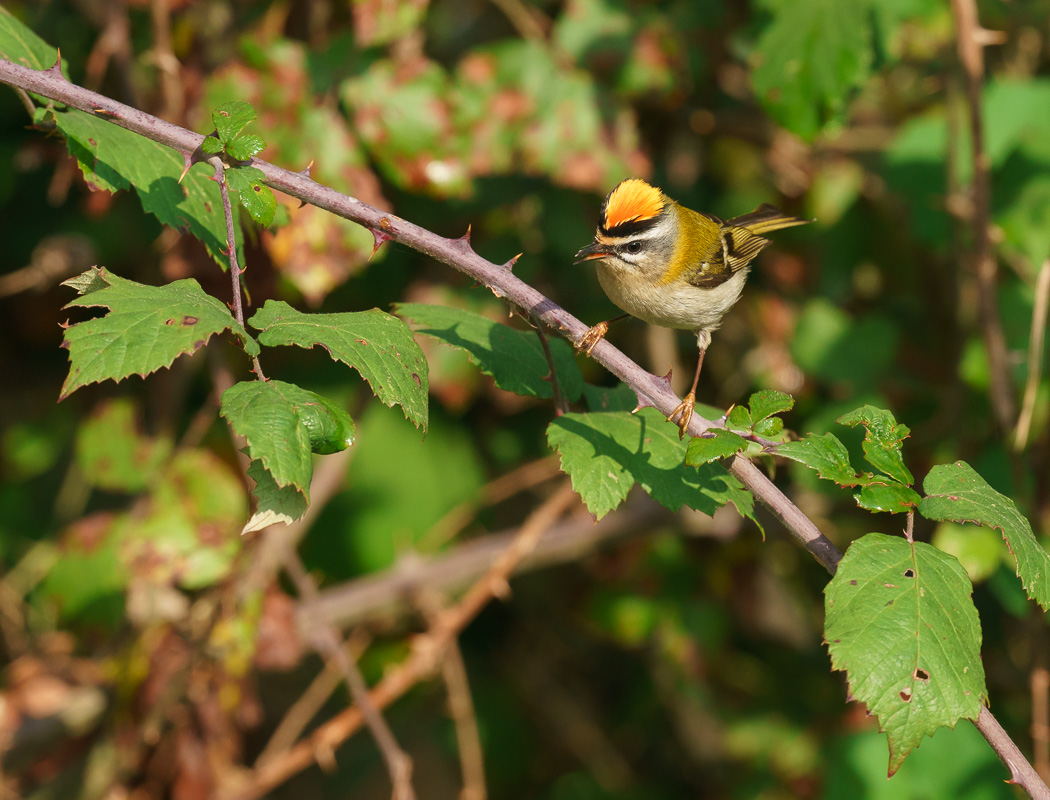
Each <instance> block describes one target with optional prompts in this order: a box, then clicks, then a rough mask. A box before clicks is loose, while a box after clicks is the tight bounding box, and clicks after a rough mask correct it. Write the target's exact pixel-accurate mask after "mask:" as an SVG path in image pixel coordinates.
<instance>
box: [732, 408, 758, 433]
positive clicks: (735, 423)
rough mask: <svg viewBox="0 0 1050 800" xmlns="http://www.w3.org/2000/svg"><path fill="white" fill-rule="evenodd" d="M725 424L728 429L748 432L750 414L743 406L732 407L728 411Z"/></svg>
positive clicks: (749, 428)
mask: <svg viewBox="0 0 1050 800" xmlns="http://www.w3.org/2000/svg"><path fill="white" fill-rule="evenodd" d="M726 424H727V425H728V426H729V427H730V428H736V429H737V430H739V431H749V430H751V425H752V423H751V412H750V411H748V410H747V408H746V407H745V406H733V407H732V408H731V409H729V416H728V417H727V418H726Z"/></svg>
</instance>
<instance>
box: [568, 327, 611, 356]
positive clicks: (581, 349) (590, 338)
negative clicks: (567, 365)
mask: <svg viewBox="0 0 1050 800" xmlns="http://www.w3.org/2000/svg"><path fill="white" fill-rule="evenodd" d="M608 332H609V323H608V322H599V323H598V324H597V325H594V326H592V327H590V328H588V329H587V332H586V333H585V334H583V336H581V337H580V340H579V341H578V342H576V345H575V347H576V352H577V353H583V354H585V355H588V356H589V355H590V354H591V350H593V349H594V346H595V345H596V344H598V342H600V341H601V340H602V339H604V338H605V334H606V333H608Z"/></svg>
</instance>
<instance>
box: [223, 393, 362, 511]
mask: <svg viewBox="0 0 1050 800" xmlns="http://www.w3.org/2000/svg"><path fill="white" fill-rule="evenodd" d="M331 408H332V407H331V405H330V404H329V403H328V401H327V400H325V398H323V397H321V396H320V395H317V394H314V393H313V392H309V391H307V390H306V389H301V388H299V387H298V386H296V385H295V384H292V383H285V382H284V381H265V382H263V381H242V382H241V383H235V384H234V385H233V386H231V387H230V388H229V389H227V390H226V391H225V392H223V393H222V403H221V406H220V409H219V413H220V414H222V416H224V417H225V418H226V420H227V421H228V422H229V423H230V427H232V428H233V430H234V431H235V432H236V433H237V435H238V436H243V437H244V438H245V440H246V441H247V443H248V455H249V456H251V458H252V459H253V460H258V461H261V462H262V464H263V466H264V467H265V468H266V470H267V471H268V472H269V473H270V474H271V475H272V476H273V479H274V481H275V482H276V484H277V486H279V487H284V486H294V487H295V488H296V489H298V490H299V491H300V492H302V494H303V496H304V497H306V498H307V499H309V497H310V478H311V477H312V476H313V457H312V452H313V446H314V444H315V443H317V442H320V441H323V439H322V438H319V437H322V436H323V435H324V433H325V429H324V428H323V427H322V428H321V429H319V428H318V424H317V419H316V415H317V413H322V414H324V413H330V412H331ZM348 419H349V418H347V420H348ZM340 422H342V423H343V424H344V426H345V424H346V421H343V420H340ZM352 429H353V423H352V422H350V423H349V431H350V433H351V435H352ZM344 430H345V427H344ZM351 443H352V439H349V438H348V439H346V440H344V446H346V447H348V446H349V445H350V444H351Z"/></svg>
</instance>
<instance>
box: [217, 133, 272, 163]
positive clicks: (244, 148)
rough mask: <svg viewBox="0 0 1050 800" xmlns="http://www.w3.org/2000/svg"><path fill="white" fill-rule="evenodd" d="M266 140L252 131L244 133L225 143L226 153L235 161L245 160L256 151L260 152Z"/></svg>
mask: <svg viewBox="0 0 1050 800" xmlns="http://www.w3.org/2000/svg"><path fill="white" fill-rule="evenodd" d="M265 147H266V142H264V141H263V140H262V138H261V137H259V136H256V135H255V134H254V133H245V134H241V135H240V136H238V137H236V138H235V139H232V140H231V141H229V142H227V143H226V153H227V154H228V155H229V156H230V158H233V159H236V160H237V161H247V160H248V159H250V158H251V157H252V156H254V155H255V154H256V153H261V152H262V151H263V149H264V148H265Z"/></svg>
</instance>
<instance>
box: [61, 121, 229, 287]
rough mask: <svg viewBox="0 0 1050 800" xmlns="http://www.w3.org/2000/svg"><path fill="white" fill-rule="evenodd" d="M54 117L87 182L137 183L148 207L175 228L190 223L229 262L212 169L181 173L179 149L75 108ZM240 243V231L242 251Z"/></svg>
mask: <svg viewBox="0 0 1050 800" xmlns="http://www.w3.org/2000/svg"><path fill="white" fill-rule="evenodd" d="M54 120H55V124H56V125H57V126H58V129H59V131H61V133H62V135H63V136H65V137H66V140H67V144H68V147H69V153H70V155H72V156H73V157H74V158H76V159H77V162H78V163H79V164H80V169H81V171H82V172H83V173H84V177H85V178H86V179H87V181H88V183H90V184H92V185H93V186H97V187H99V188H102V189H105V190H107V191H110V192H116V191H119V190H121V189H127V188H128V187H129V186H134V187H135V191H136V192H137V193H138V196H139V200H140V201H141V203H142V208H143V209H144V210H146V211H148V212H149V213H150V214H153V215H154V216H155V217H156V218H157V219H159V220H160V221H161V222H163V223H164V224H165V225H170V226H171V227H172V228H175V229H176V230H179V231H184V230H186V229H187V228H188V229H189V232H190V233H191V234H192V235H193V236H194V237H196V238H197V239H199V240H200V241H201V242H203V243H204V246H205V247H206V248H207V249H208V253H209V254H210V255H211V257H212V258H213V259H215V261H216V263H217V264H219V265H220V266H221V267H223V268H224V269H225V268H226V267H227V266H228V264H229V257H228V256H227V255H226V222H225V220H224V219H223V216H222V198H221V197H220V195H219V187H218V185H217V184H216V183H215V181H214V180H212V179H211V178H212V176H213V174H214V172H213V171H212V170H211V169H210V168H209V169H207V170H205V169H198V168H194V169H191V170H190V171H189V172H187V173H186V175H185V176H182V171H183V167H184V162H183V158H182V154H181V153H177V152H176V151H174V150H172V149H171V148H170V147H165V146H164V145H161V144H157V143H156V142H154V141H152V140H150V139H147V138H146V137H144V136H139V135H137V134H134V133H132V132H131V131H128V130H125V129H124V128H121V127H120V126H118V125H114V124H112V123H110V122H106V121H105V120H103V119H99V118H96V117H93V116H92V115H91V114H86V113H84V112H82V111H77V110H76V109H72V108H71V109H68V110H66V111H62V112H55V113H54ZM180 177H182V183H179V178H180ZM241 248H242V243H241V241H240V237H239V236H238V241H237V252H238V254H240V253H241ZM242 263H243V262H242Z"/></svg>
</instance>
